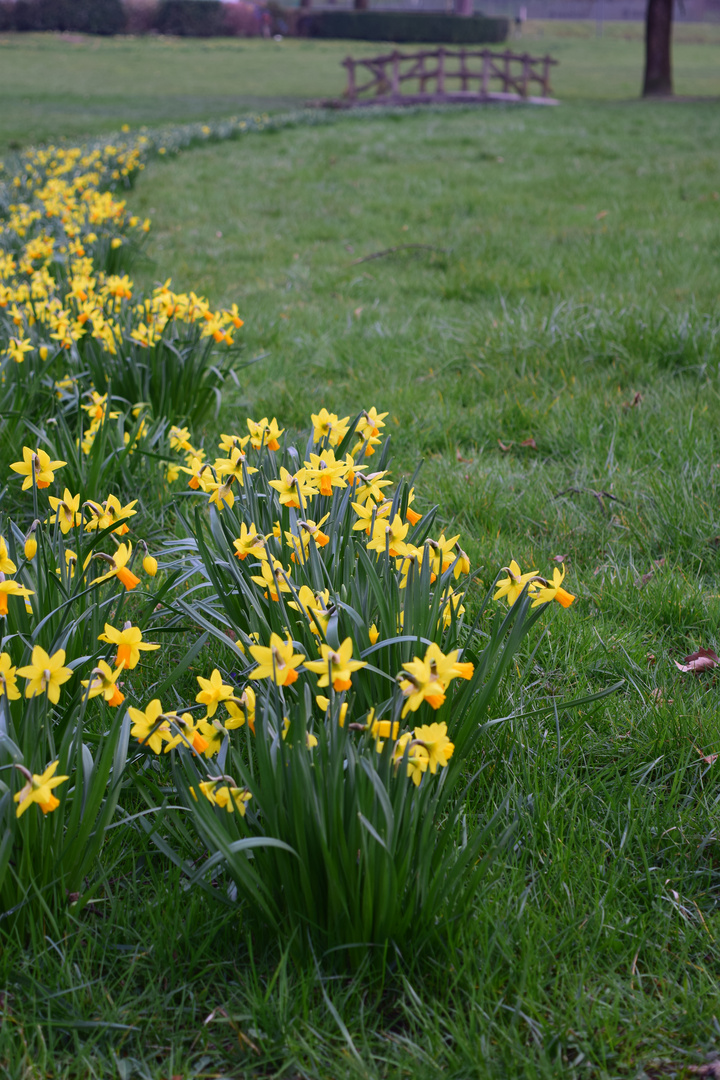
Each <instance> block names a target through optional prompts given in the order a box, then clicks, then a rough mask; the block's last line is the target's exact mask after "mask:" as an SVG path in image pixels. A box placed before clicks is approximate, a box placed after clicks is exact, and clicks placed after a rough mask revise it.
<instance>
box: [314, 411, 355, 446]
mask: <svg viewBox="0 0 720 1080" xmlns="http://www.w3.org/2000/svg"><path fill="white" fill-rule="evenodd" d="M310 419H311V420H312V424H313V442H316V443H319V442H321V441H322V440H323V439H327V441H328V444H329V445H330V446H337V445H338V443H341V442H342V441H343V439H344V438H345V436H346V434H347V431H348V428H349V426H350V417H349V416H344V417H343V418H342V420H339V419H338V417H337V416H336V414H335V413H330V412H328V411H327V409H321V410H320V412H319V413H312V415H311V416H310Z"/></svg>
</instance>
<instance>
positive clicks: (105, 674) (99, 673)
mask: <svg viewBox="0 0 720 1080" xmlns="http://www.w3.org/2000/svg"><path fill="white" fill-rule="evenodd" d="M122 670H123V665H122V664H121V665H120V667H119V668H117V669H116V670H115V671H113V670H112V668H111V667H110V665H109V664H108V663H106V662H105V660H99V661H98V665H97V667H96V668H95V669H94V670H93V672H92V678H91V679H83V680H82V685H83V686H84V687H85V688H86V689H87V692H88V695H87V696H88V698H94V697H99V695H100V694H102V696H103V697H104V699H105V701H106V702H107V704H108V705H112V706H113V708H115V707H116V706H117V705H122V703H123V701H124V700H125V695H124V694H123V693H122V691H120V690H119V689H118V687H117V685H116V684H117V681H118V677H119V676H120V674H121V673H122Z"/></svg>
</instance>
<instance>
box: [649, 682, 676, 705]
mask: <svg viewBox="0 0 720 1080" xmlns="http://www.w3.org/2000/svg"><path fill="white" fill-rule="evenodd" d="M650 697H651V698H652V699H653V701H654V702H655V704H656V705H672V704H674V699H673V698H666V697H665V695H664V694H663V692H662V690H661V689H660V687H659V686H656V687H655V689H654V690H651V691H650Z"/></svg>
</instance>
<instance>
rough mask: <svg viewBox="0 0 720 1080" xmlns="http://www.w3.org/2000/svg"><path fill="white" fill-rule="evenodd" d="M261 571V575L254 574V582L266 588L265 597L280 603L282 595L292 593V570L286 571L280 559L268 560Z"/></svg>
mask: <svg viewBox="0 0 720 1080" xmlns="http://www.w3.org/2000/svg"><path fill="white" fill-rule="evenodd" d="M260 569H261V573H260V574H253V575H252V580H253V581H254V582H256V584H258V585H261V586H265V589H266V591H265V596H269V597H270V599H271V600H275V601H278V600H279V599H280V593H289V592H291V591H292V590H291V587H290V585H289V579H290V570H289V569H288V570H285V569H284V567H283V564H282V563H281V562H280V560H279V559H276V558H274V557H272V558H271V559H268V560H266V561H265V562H264V563H263V564H262V567H261V568H260Z"/></svg>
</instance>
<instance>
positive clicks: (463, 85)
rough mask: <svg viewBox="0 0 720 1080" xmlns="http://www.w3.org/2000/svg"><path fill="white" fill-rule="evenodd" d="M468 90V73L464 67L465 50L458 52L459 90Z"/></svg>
mask: <svg viewBox="0 0 720 1080" xmlns="http://www.w3.org/2000/svg"><path fill="white" fill-rule="evenodd" d="M467 88H468V73H467V67H466V66H465V50H464V49H461V50H460V89H461V90H467Z"/></svg>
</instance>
